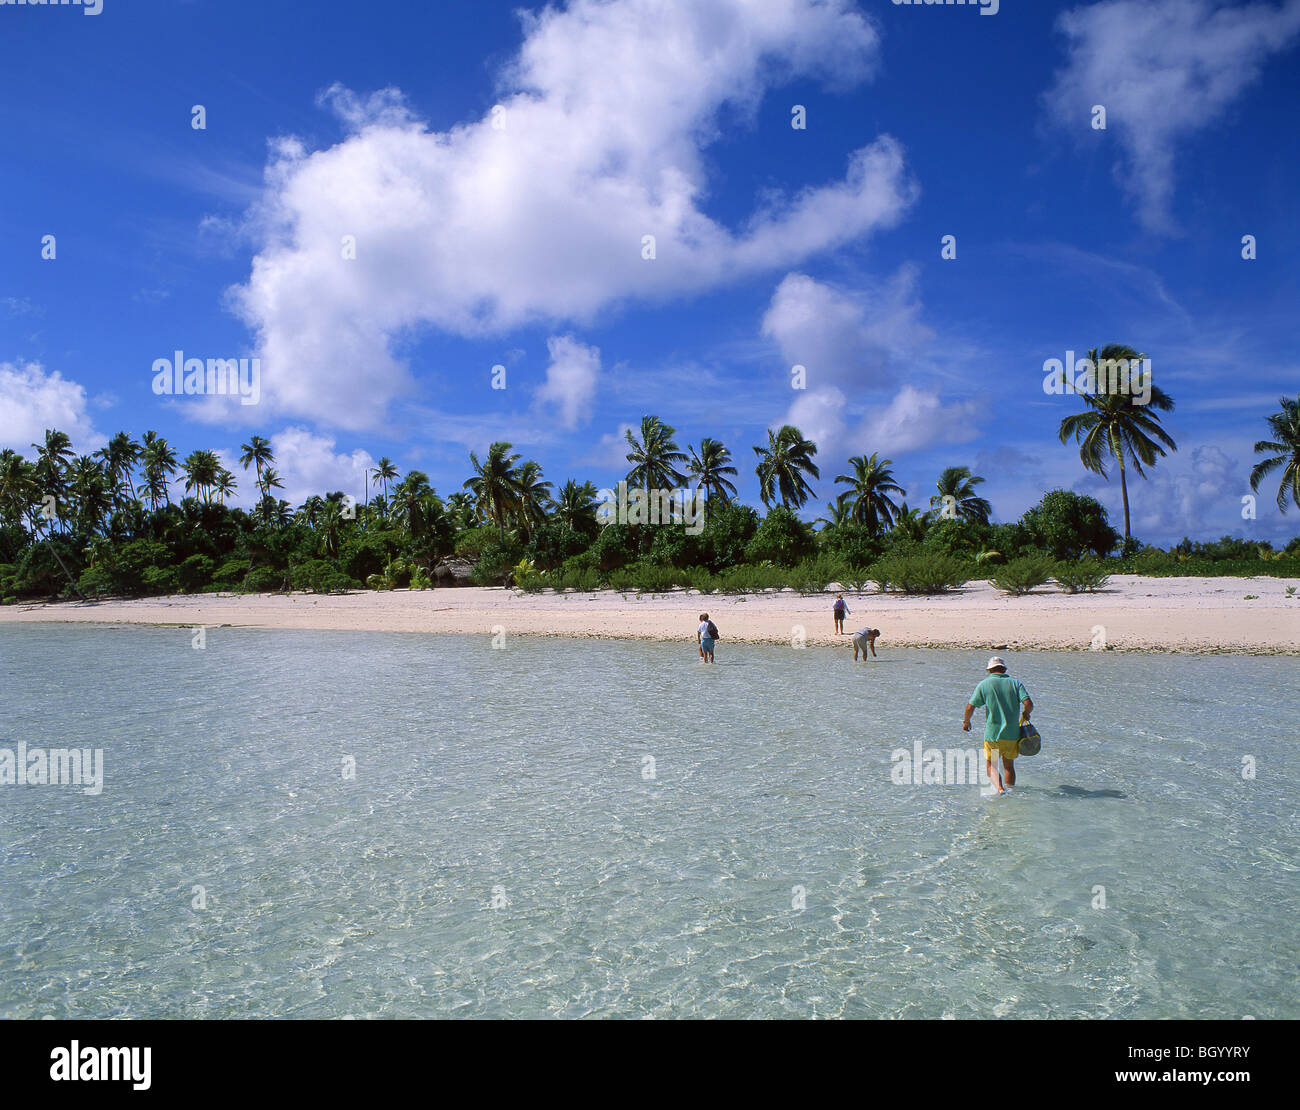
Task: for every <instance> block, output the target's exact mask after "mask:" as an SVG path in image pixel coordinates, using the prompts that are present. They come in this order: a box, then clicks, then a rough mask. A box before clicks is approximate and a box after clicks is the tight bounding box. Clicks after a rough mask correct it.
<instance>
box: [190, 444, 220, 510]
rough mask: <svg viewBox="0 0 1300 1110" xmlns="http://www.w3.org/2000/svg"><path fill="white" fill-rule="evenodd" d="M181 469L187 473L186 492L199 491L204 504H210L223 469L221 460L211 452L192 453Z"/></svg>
mask: <svg viewBox="0 0 1300 1110" xmlns="http://www.w3.org/2000/svg"><path fill="white" fill-rule="evenodd" d="M181 469H182V470H184V471H185V492H186V493H189V492H190V490H193V489H196V490H198V491H199V496H200V498H201V499H202V500H203V503H204V504H205V505H206V504H208V503H209V502H210V501H211V498H212V490H213V489H214V488H215V487H216V485H217V479H218V476H219V474H220V472H221V470H222V469H223V468H222V466H221V460H220V459H218V458H217V456H216V455H215V454H214V453H213V452H211V451H191V452H190V454H189V456H188V457H187V458H186V459H185V461H184V462H183V463H182V464H181Z"/></svg>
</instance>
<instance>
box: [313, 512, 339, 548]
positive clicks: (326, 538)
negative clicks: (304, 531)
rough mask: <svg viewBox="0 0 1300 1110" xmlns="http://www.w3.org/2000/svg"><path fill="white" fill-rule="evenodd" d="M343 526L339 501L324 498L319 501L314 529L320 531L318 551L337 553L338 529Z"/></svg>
mask: <svg viewBox="0 0 1300 1110" xmlns="http://www.w3.org/2000/svg"><path fill="white" fill-rule="evenodd" d="M342 527H343V510H342V509H341V507H340V505H339V502H338V501H335V500H332V499H326V500H325V501H324V502H322V503H321V508H320V513H319V515H318V516H317V518H316V530H317V531H318V532H319V533H320V553H321V554H322V555H337V554H338V550H339V529H341V528H342Z"/></svg>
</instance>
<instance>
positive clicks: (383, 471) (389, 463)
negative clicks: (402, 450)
mask: <svg viewBox="0 0 1300 1110" xmlns="http://www.w3.org/2000/svg"><path fill="white" fill-rule="evenodd" d="M370 473H371V475H372V476H373V477H374V479H375V481H376V482H382V483H383V486H384V512H385V513H387V512H388V483H389V482H395V481H397V467H396V466H395V465H394V464H393V460H392V459H390V458H389V457H388V456H387V455H385V456H384V457H383V458H382V459H380V460H379V462H377V463H376V464H375V468H374V469H373V470H372V471H371V472H370Z"/></svg>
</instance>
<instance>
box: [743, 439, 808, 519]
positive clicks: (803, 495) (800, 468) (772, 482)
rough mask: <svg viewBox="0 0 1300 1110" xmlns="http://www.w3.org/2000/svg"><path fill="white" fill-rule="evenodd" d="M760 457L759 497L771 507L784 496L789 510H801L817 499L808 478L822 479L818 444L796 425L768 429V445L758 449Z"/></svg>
mask: <svg viewBox="0 0 1300 1110" xmlns="http://www.w3.org/2000/svg"><path fill="white" fill-rule="evenodd" d="M754 454H756V455H757V456H758V466H757V467H756V468H755V471H754V472H755V473H756V474H757V475H758V494H759V497H761V498H762V499H763V504H764V505H767V506H768V507H769V508H770V507H771V505H772V502H773V501H774V500H776V498H777V497H780V499H781V504H782V505H784V506H785V507H786V508H791V507H793V508H795V509H799V508H802V507H803V506H804V504H805V503H806V502H807V501H808V499H809V498H810V497H813V496H815V495H814V493H813V491H812V486H810V485H809V484H808V480H807V478H805V477H804V475H810V476H812V477H813V478H820V477H821V472H820V471H819V470H818V469H817V466H816V464H815V463H814V462H813V456H814V455H816V454H817V444H815V443H813V442H812V440H809V439H804V436H803V433H802V432H801V431H799V429H798V428H796V427H795V426H794V425H793V424H786V425H784V426H783V427H782V428H781V429H780V431H778V432H775V433H773V431H772V429H771V428H769V429H768V430H767V446H766V447H755V448H754Z"/></svg>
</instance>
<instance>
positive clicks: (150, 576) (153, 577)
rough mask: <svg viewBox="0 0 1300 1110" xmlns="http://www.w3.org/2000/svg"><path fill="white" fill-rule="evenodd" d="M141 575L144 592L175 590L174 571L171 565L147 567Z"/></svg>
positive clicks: (156, 592) (170, 591)
mask: <svg viewBox="0 0 1300 1110" xmlns="http://www.w3.org/2000/svg"><path fill="white" fill-rule="evenodd" d="M143 577H144V590H145V593H149V594H174V593H175V592H176V588H177V586H176V571H175V570H174V569H173V568H171V567H149V568H148V569H147V570H146V571H145V572H144V576H143Z"/></svg>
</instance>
